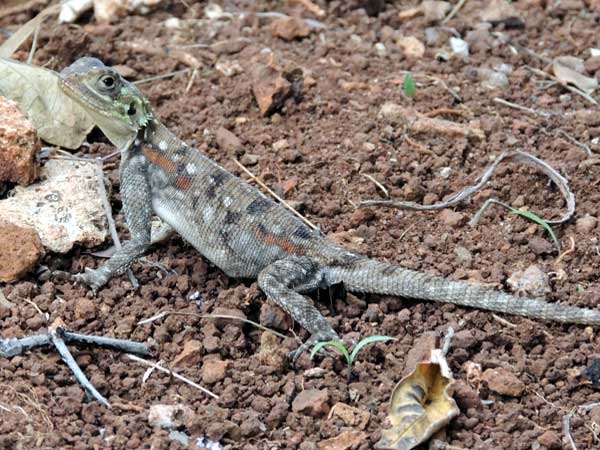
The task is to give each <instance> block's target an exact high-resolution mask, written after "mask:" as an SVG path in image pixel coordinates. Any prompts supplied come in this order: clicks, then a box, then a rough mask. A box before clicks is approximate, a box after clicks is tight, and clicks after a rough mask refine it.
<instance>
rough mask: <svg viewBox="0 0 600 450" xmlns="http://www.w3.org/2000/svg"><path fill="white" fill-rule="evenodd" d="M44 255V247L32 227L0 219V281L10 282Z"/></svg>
mask: <svg viewBox="0 0 600 450" xmlns="http://www.w3.org/2000/svg"><path fill="white" fill-rule="evenodd" d="M42 256H44V247H43V246H42V241H41V240H40V237H39V236H38V234H37V232H36V231H35V230H34V229H33V228H27V227H19V226H16V225H13V224H12V223H8V222H4V221H1V220H0V282H4V283H10V282H13V281H16V280H18V279H20V278H22V277H23V276H24V275H25V274H27V273H28V272H29V271H31V270H32V269H33V268H34V267H35V266H36V265H37V263H38V262H39V260H40V259H41V258H42Z"/></svg>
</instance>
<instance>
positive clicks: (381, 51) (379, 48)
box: [375, 42, 387, 58]
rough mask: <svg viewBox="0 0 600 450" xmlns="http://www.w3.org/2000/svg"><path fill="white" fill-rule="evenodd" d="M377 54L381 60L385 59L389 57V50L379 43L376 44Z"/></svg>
mask: <svg viewBox="0 0 600 450" xmlns="http://www.w3.org/2000/svg"><path fill="white" fill-rule="evenodd" d="M375 52H376V53H377V56H379V57H380V58H383V57H384V56H386V55H387V49H386V48H385V45H384V44H383V43H382V42H378V43H377V44H375Z"/></svg>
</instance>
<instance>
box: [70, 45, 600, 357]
mask: <svg viewBox="0 0 600 450" xmlns="http://www.w3.org/2000/svg"><path fill="white" fill-rule="evenodd" d="M61 80H62V87H63V90H64V92H65V93H66V94H67V95H68V96H70V97H71V98H73V99H74V100H76V101H77V102H79V103H80V104H81V105H82V106H83V107H84V108H85V109H86V111H87V112H88V113H89V114H90V116H92V117H93V118H94V120H95V121H96V123H97V124H98V126H99V127H100V129H101V130H102V131H103V132H104V134H105V135H106V136H107V137H108V139H109V140H110V141H111V142H112V143H113V144H114V145H115V146H116V147H118V148H119V149H120V150H121V165H120V177H121V198H122V202H123V211H124V214H125V219H126V222H127V225H128V227H129V229H130V231H131V240H129V241H127V242H126V243H125V244H124V245H123V247H122V248H121V249H120V250H118V251H117V252H116V253H115V254H114V255H113V256H112V257H111V258H110V259H109V260H108V261H107V262H106V263H105V264H104V265H103V266H101V267H100V268H99V269H96V270H89V269H86V271H85V273H83V274H79V275H77V276H76V279H77V280H78V281H80V282H82V283H85V284H87V285H89V286H91V288H92V289H93V290H94V291H95V290H97V289H100V288H101V287H102V286H103V285H105V284H106V283H107V282H108V280H109V279H110V278H111V277H113V276H115V275H120V274H122V273H124V272H125V271H126V270H127V268H128V267H129V266H130V265H131V264H132V263H133V262H134V261H135V260H136V259H137V258H139V257H140V256H141V255H143V254H144V252H145V251H146V250H147V249H148V247H149V245H150V242H151V226H150V224H151V218H152V216H153V215H157V216H158V217H160V218H161V219H162V220H163V221H165V222H166V223H168V224H169V225H170V226H171V227H173V229H174V230H175V231H177V233H179V234H180V235H181V236H182V237H183V238H184V239H185V240H186V241H187V242H189V243H190V244H192V245H193V246H194V247H195V248H196V249H197V250H198V251H199V252H200V253H201V254H202V255H203V256H204V257H206V258H207V259H208V260H210V261H211V262H212V263H213V264H214V265H216V266H217V267H219V268H220V269H221V270H223V271H224V272H225V273H226V274H227V275H229V276H231V277H236V278H254V279H258V285H259V287H260V288H261V289H262V290H263V291H264V293H265V294H266V296H267V297H268V298H270V299H271V300H272V301H274V302H275V303H276V304H277V305H279V306H280V307H282V308H283V309H284V310H285V311H286V312H287V313H289V314H290V315H291V316H292V317H293V319H294V320H295V321H296V322H298V323H299V324H300V325H301V326H302V327H304V328H305V329H306V330H308V331H309V332H310V334H311V336H310V338H309V339H308V341H307V342H306V343H305V344H304V345H302V346H301V347H300V348H299V349H298V350H297V351H296V352H295V356H296V357H297V356H298V355H299V354H300V353H301V352H302V351H303V350H305V349H306V348H307V347H308V346H311V345H313V344H314V343H316V342H317V341H322V340H336V339H338V336H337V334H336V332H335V331H334V330H333V328H332V327H331V325H330V324H329V322H328V321H327V320H326V319H325V318H324V317H323V316H322V315H321V314H320V313H319V311H318V310H317V308H315V306H314V305H313V304H312V303H311V301H310V300H309V299H308V298H307V297H306V296H305V295H303V294H304V293H307V292H309V291H312V290H315V289H317V288H324V287H327V286H331V285H335V284H338V283H343V285H344V286H345V288H346V289H347V290H348V291H351V292H363V293H375V294H391V295H397V296H402V297H410V298H415V299H425V300H433V301H439V302H448V303H454V304H457V305H462V306H468V307H473V308H480V309H485V310H491V311H497V312H502V313H509V314H517V315H522V316H527V317H531V318H538V319H544V320H552V321H560V322H568V323H578V324H592V325H600V311H595V310H591V309H583V308H578V307H574V306H567V305H561V304H554V303H547V302H543V301H539V300H535V299H530V298H522V297H515V296H512V295H510V294H506V293H503V292H501V291H497V290H493V289H490V288H486V287H483V286H479V285H476V284H470V283H466V282H461V281H452V280H448V279H445V278H442V277H438V276H432V275H428V274H425V273H421V272H416V271H413V270H407V269H404V268H402V267H399V266H396V265H393V264H389V263H386V262H382V261H376V260H373V259H369V258H367V257H365V256H362V255H359V254H355V253H353V252H350V251H348V250H346V249H344V248H342V247H340V246H338V245H336V244H334V243H332V242H331V241H329V240H327V239H326V238H325V237H324V236H323V235H321V234H320V233H319V232H318V231H314V230H312V229H310V228H309V227H307V226H306V225H305V224H304V223H303V222H301V221H300V220H299V219H297V218H296V217H295V216H294V215H293V214H291V213H290V212H289V211H288V210H286V209H285V208H284V207H283V206H281V205H280V204H278V203H276V202H274V201H272V200H270V199H269V198H267V197H265V196H264V195H263V194H262V193H261V192H260V191H259V190H257V189H256V188H254V187H252V186H250V185H249V184H248V183H246V182H244V181H243V180H241V179H240V178H237V177H236V176H234V175H232V174H231V173H230V172H228V171H227V170H225V169H224V168H222V167H221V166H219V165H218V164H217V163H215V162H214V161H212V160H211V159H209V158H208V157H207V156H206V155H204V154H202V153H201V152H200V151H199V150H197V149H194V148H191V147H189V146H188V145H186V144H185V143H184V142H182V141H181V140H180V139H178V138H177V137H176V136H175V135H174V134H173V133H171V132H170V131H169V130H168V128H167V127H166V126H165V125H163V124H162V123H161V122H160V121H159V120H158V119H157V118H156V116H155V114H154V113H153V111H152V109H151V106H150V104H149V102H148V100H147V99H146V98H145V97H144V96H143V95H142V94H141V92H140V91H139V90H138V89H137V88H136V87H135V86H134V85H132V84H131V83H129V82H127V81H126V80H124V79H123V78H121V76H119V74H118V73H117V72H116V71H115V70H113V69H111V68H109V67H106V66H105V65H104V64H103V63H102V62H101V61H99V60H97V59H95V58H89V57H86V58H81V59H79V60H77V61H76V62H74V63H73V64H72V65H71V66H69V67H67V68H66V69H64V70H63V71H62V72H61Z"/></svg>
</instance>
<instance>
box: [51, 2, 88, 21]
mask: <svg viewBox="0 0 600 450" xmlns="http://www.w3.org/2000/svg"><path fill="white" fill-rule="evenodd" d="M92 6H94V0H67V1H65V2H63V4H62V5H61V6H60V13H59V14H58V21H59V22H60V23H73V22H75V21H76V20H77V19H78V18H79V16H81V15H82V14H83V13H84V12H86V11H87V10H88V9H92Z"/></svg>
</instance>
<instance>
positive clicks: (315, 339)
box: [288, 330, 341, 367]
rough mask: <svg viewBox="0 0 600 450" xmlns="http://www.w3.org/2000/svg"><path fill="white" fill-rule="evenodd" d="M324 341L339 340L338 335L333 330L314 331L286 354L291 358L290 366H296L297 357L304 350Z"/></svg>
mask: <svg viewBox="0 0 600 450" xmlns="http://www.w3.org/2000/svg"><path fill="white" fill-rule="evenodd" d="M326 341H338V342H341V341H340V338H339V336H338V335H337V333H336V332H335V331H333V330H331V331H325V332H319V333H314V334H313V335H312V336H311V337H309V338H308V339H307V340H306V342H304V344H302V345H300V347H298V348H297V349H296V350H294V351H292V352H290V353H289V354H288V356H289V357H290V358H291V360H292V366H293V367H295V366H296V362H297V361H298V358H300V356H301V355H302V354H303V353H304V352H305V351H307V350H308V349H309V348H311V347H313V346H314V345H316V344H318V343H319V342H326Z"/></svg>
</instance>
